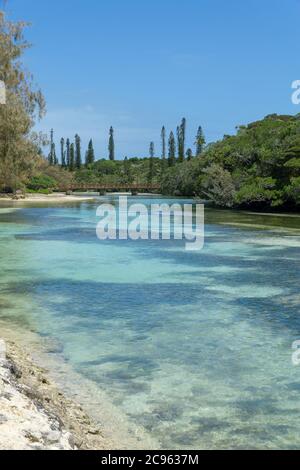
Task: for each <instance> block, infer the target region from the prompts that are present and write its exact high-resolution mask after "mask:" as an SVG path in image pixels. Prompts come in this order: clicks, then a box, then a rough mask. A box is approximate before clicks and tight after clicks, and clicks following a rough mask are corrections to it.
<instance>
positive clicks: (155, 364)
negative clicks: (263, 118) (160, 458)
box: [0, 198, 300, 449]
mask: <svg viewBox="0 0 300 470" xmlns="http://www.w3.org/2000/svg"><path fill="white" fill-rule="evenodd" d="M110 199H111V198H108V200H110ZM138 201H139V202H146V203H151V202H152V199H150V198H149V199H139V200H138ZM155 202H157V200H155ZM164 202H166V201H165V200H164ZM172 202H174V200H173V201H172ZM97 205H98V203H91V202H89V203H81V204H80V203H78V204H77V203H72V204H68V205H67V206H64V207H54V206H52V207H51V205H48V207H33V206H32V207H26V205H25V206H24V207H20V208H19V209H17V210H14V211H11V212H10V211H8V210H7V208H4V207H3V209H0V257H1V258H0V259H1V278H0V319H1V320H2V321H5V322H7V323H9V324H11V325H14V326H15V327H16V328H17V327H22V328H26V329H28V331H29V330H31V331H34V332H37V333H38V334H39V335H40V337H41V338H43V339H44V340H45V341H49V342H51V343H52V344H55V347H54V348H53V349H52V350H51V351H50V352H51V360H52V362H53V360H55V358H56V357H57V359H59V360H62V359H63V360H64V361H65V362H66V364H68V366H69V367H70V368H72V369H73V370H74V371H75V372H76V373H77V375H76V377H78V378H79V380H80V377H82V383H84V379H89V380H90V381H92V382H93V383H94V384H96V386H97V387H98V388H99V389H101V390H103V391H104V392H106V393H107V395H108V396H109V397H110V400H111V401H112V402H113V404H114V405H115V406H116V409H120V410H121V411H122V413H124V414H125V415H126V416H127V417H128V419H129V420H130V421H131V422H132V423H134V424H135V425H137V426H139V427H142V428H143V429H145V432H146V434H149V435H150V436H151V437H154V438H155V439H156V440H157V441H158V442H159V445H160V447H162V448H170V449H171V448H186V449H189V448H195V449H196V448H197V449H212V448H292V449H294V448H300V440H299V437H298V436H299V434H300V406H299V404H300V396H299V392H300V367H295V366H293V365H292V361H291V356H292V349H291V345H292V342H293V341H294V340H297V339H300V317H299V313H300V312H299V311H300V308H299V307H300V294H299V261H300V218H298V217H293V216H291V217H280V216H267V215H254V214H251V213H235V212H229V211H216V210H212V209H207V210H206V229H205V230H206V240H205V248H204V250H203V251H201V252H186V251H185V249H184V244H183V243H182V242H180V241H139V242H132V241H106V242H100V241H99V240H97V238H96V233H95V228H96V223H97V218H96V208H97ZM65 380H68V378H67V377H65ZM66 387H67V384H66ZM90 400H91V404H92V403H93V397H92V396H91V398H90Z"/></svg>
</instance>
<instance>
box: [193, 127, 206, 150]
mask: <svg viewBox="0 0 300 470" xmlns="http://www.w3.org/2000/svg"><path fill="white" fill-rule="evenodd" d="M195 145H196V156H197V157H200V155H201V154H202V153H203V150H204V146H205V136H204V132H203V129H202V127H201V126H199V128H198V132H197V136H196V142H195Z"/></svg>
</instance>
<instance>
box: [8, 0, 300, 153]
mask: <svg viewBox="0 0 300 470" xmlns="http://www.w3.org/2000/svg"><path fill="white" fill-rule="evenodd" d="M6 9H7V11H8V12H9V14H10V17H12V18H13V19H26V20H28V21H30V22H31V23H32V27H31V29H29V30H28V34H27V36H28V38H29V40H30V41H31V42H32V43H33V46H34V47H33V48H32V49H31V50H30V51H29V52H27V53H26V57H25V62H26V66H27V67H28V68H29V69H30V70H31V71H32V72H33V73H34V76H35V79H36V81H37V82H38V83H39V85H40V86H41V88H42V90H43V92H44V94H45V97H46V101H47V109H48V113H47V116H46V118H45V119H44V120H43V121H42V122H41V123H40V124H39V126H38V127H39V129H42V130H45V131H49V129H50V128H51V127H53V128H54V129H55V133H56V138H57V141H59V140H60V138H61V137H62V136H64V137H70V138H72V137H73V136H74V135H75V133H78V134H79V135H80V136H81V137H82V141H83V145H84V146H85V145H86V144H87V141H88V139H89V138H90V137H92V138H93V140H94V144H95V148H96V154H97V157H106V156H107V141H108V130H109V127H110V126H111V125H112V126H113V127H114V128H115V140H116V153H117V156H118V158H123V157H124V156H126V155H127V156H143V155H147V154H148V149H149V143H150V141H151V140H153V141H154V142H155V144H156V153H157V154H158V155H160V152H161V149H160V129H161V127H162V125H165V126H166V128H167V131H168V132H169V131H170V130H171V129H173V130H176V126H177V123H178V122H179V121H180V120H181V118H182V117H183V116H185V117H186V119H187V123H188V142H187V143H188V145H189V146H191V145H192V144H193V141H194V136H195V134H196V130H197V127H198V126H199V125H200V124H201V125H202V126H203V128H204V131H205V134H206V136H207V140H208V141H214V140H216V139H219V138H222V137H223V135H224V134H229V133H233V132H234V131H235V126H236V125H239V124H243V123H247V122H249V121H253V120H256V119H260V118H262V117H263V116H265V115H267V114H270V113H273V112H277V113H291V114H295V113H297V112H300V107H299V106H295V105H293V104H292V102H291V93H292V91H291V83H292V81H293V80H296V79H300V67H299V57H298V51H299V45H300V28H299V17H300V1H299V0H285V1H283V0H248V1H247V2H245V1H242V0H228V1H224V0H185V1H179V0H142V1H141V0H139V1H138V0H114V1H104V0H85V1H83V0H52V1H50V0H43V1H38V0H26V1H24V0H8V4H7V7H6Z"/></svg>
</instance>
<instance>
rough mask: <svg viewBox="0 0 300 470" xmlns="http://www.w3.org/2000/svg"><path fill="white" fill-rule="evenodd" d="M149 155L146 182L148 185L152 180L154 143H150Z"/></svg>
mask: <svg viewBox="0 0 300 470" xmlns="http://www.w3.org/2000/svg"><path fill="white" fill-rule="evenodd" d="M149 155H150V160H149V173H148V181H149V183H151V182H152V180H153V178H154V155H155V147H154V142H150V148H149Z"/></svg>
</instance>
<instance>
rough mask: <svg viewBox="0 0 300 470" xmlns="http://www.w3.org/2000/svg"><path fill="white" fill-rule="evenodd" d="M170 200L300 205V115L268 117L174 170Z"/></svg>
mask: <svg viewBox="0 0 300 470" xmlns="http://www.w3.org/2000/svg"><path fill="white" fill-rule="evenodd" d="M162 188H163V192H164V193H165V194H173V195H184V196H191V195H197V196H200V197H203V198H205V199H209V200H211V201H213V202H214V203H215V204H217V205H219V206H222V207H252V208H257V209H262V208H268V207H273V208H276V207H286V208H297V207H299V205H300V115H297V116H285V115H284V116H279V115H276V114H273V115H269V116H267V117H266V118H265V119H263V120H261V121H257V122H254V123H251V124H249V125H248V126H240V127H239V128H238V130H237V134H236V135H235V136H225V137H224V139H223V140H222V141H219V142H217V143H215V144H211V145H209V146H208V147H207V148H206V149H205V151H204V152H203V153H202V154H201V155H200V156H199V157H198V158H194V159H192V160H190V161H186V162H184V163H182V164H180V165H178V164H177V165H176V166H175V167H174V168H171V169H169V170H168V171H167V172H166V173H165V174H164V176H163V181H162Z"/></svg>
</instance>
